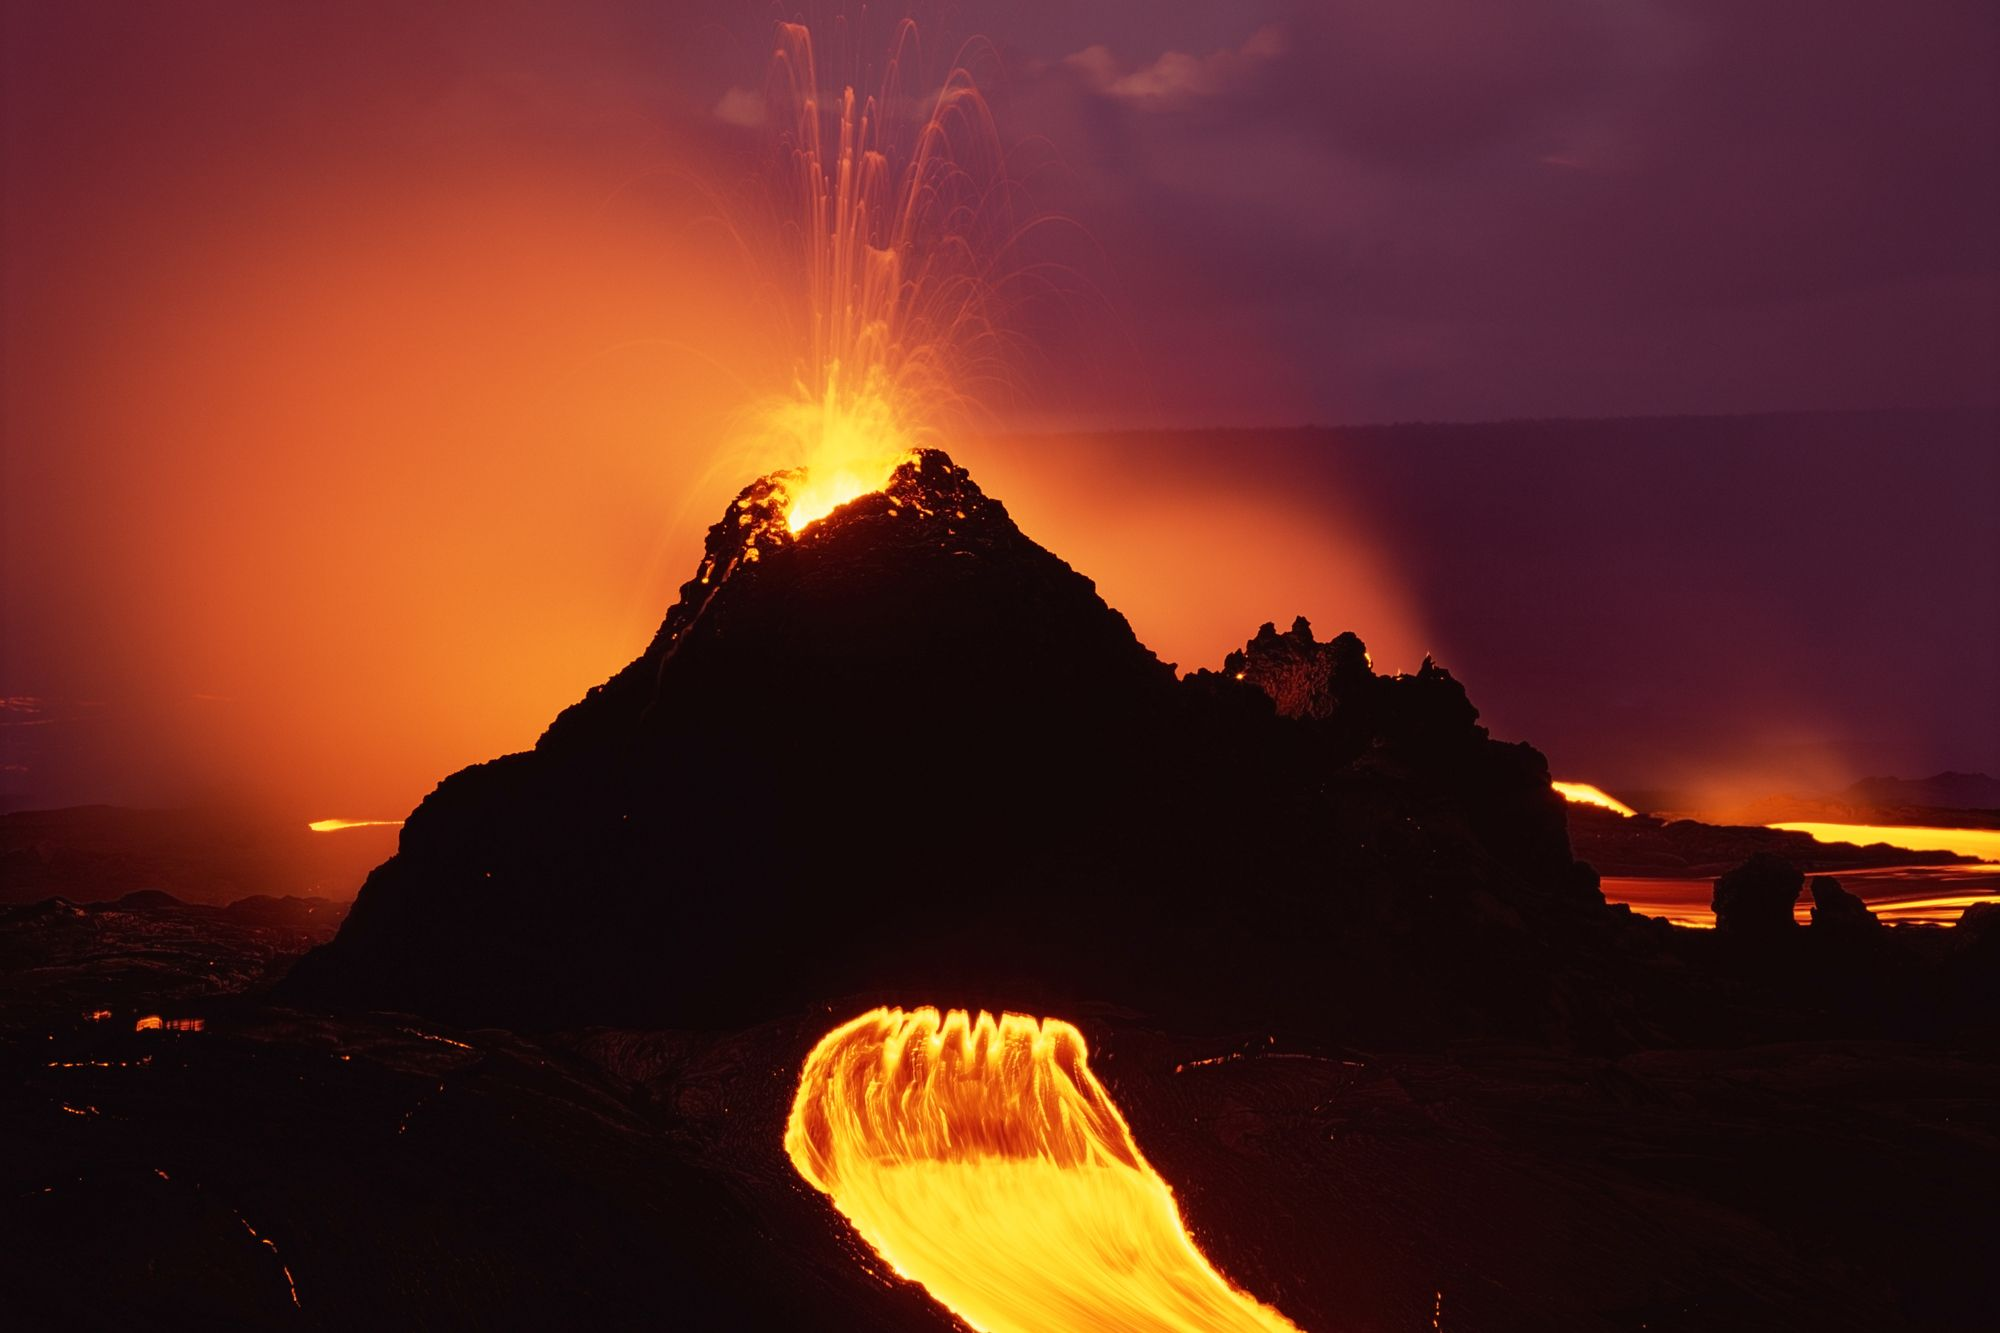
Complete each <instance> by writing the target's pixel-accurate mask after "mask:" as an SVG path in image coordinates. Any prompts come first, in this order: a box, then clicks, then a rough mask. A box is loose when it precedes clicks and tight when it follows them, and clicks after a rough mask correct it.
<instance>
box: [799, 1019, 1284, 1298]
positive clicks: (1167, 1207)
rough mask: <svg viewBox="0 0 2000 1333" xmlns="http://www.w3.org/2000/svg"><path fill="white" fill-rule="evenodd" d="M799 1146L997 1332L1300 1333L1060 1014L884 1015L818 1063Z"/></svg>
mask: <svg viewBox="0 0 2000 1333" xmlns="http://www.w3.org/2000/svg"><path fill="white" fill-rule="evenodd" d="M785 1151H786V1152H787V1153H788V1154H789V1155H790V1156H791V1159H792V1164H793V1165H794V1166H795V1167H797V1168H798V1171H799V1174H801V1175H803V1176H804V1177H805V1178H806V1180H807V1181H809V1182H811V1184H812V1185H813V1186H814V1187H815V1188H817V1189H819V1190H821V1191H822V1192H824V1193H825V1194H827V1195H828V1196H830V1197H831V1199H832V1200H833V1204H834V1206H835V1207H836V1208H838V1209H839V1210H840V1211H841V1212H842V1213H843V1214H845V1215H846V1217H847V1218H848V1220H849V1221H850V1222H852V1223H853V1224H854V1227H855V1229H856V1230H857V1231H859V1232H860V1233H861V1235H862V1237H863V1238H864V1239H866V1240H867V1241H868V1243H869V1244H870V1245H872V1246H874V1247H875V1250H876V1251H877V1252H878V1253H879V1254H881V1256H882V1257H883V1258H884V1259H885V1260H887V1261H888V1263H889V1265H890V1266H891V1267H892V1268H894V1269H895V1270H896V1272H898V1273H899V1274H901V1275H902V1276H903V1277H905V1278H909V1279H911V1280H913V1281H916V1282H920V1283H922V1284H923V1285H924V1287H925V1288H926V1289H927V1290H928V1291H929V1292H930V1293H931V1295H932V1296H934V1297H935V1298H937V1300H939V1301H940V1302H942V1303H943V1304H944V1305H945V1306H947V1307H948V1308H950V1309H951V1311H952V1312H953V1313H954V1314H956V1315H958V1317H959V1318H961V1319H963V1320H964V1321H965V1322H966V1323H967V1324H970V1325H971V1326H972V1327H974V1328H976V1329H980V1330H982V1331H983V1333H1102V1331H1103V1330H1107V1329H1125V1330H1183V1331H1186V1333H1194V1331H1196V1330H1200V1331H1202V1333H1235V1331H1237V1330H1242V1331H1244V1333H1273V1331H1274V1330H1291V1333H1297V1329H1296V1326H1295V1325H1293V1324H1292V1323H1291V1322H1290V1321H1288V1320H1287V1319H1286V1318H1285V1317H1284V1316H1283V1315H1281V1314H1279V1313H1278V1312H1277V1311H1276V1310H1273V1309H1271V1308H1270V1307H1269V1306H1266V1305H1263V1304H1260V1303H1259V1302H1258V1301H1256V1300H1255V1299H1253V1298H1252V1297H1250V1296H1247V1295H1245V1294H1244V1293H1242V1292H1240V1291H1238V1290H1236V1288H1234V1287H1232V1286H1231V1285H1230V1284H1229V1282H1228V1281H1227V1280H1226V1279H1225V1278H1224V1277H1223V1276H1222V1275H1221V1274H1220V1273H1218V1272H1216V1271H1215V1269H1214V1268H1213V1267H1211V1266H1210V1264H1209V1262H1208V1260H1207V1259H1206V1258H1205V1257H1204V1256H1203V1255H1202V1253H1201V1251H1200V1250H1199V1249H1197V1248H1196V1246H1195V1243H1194V1240H1193V1238H1192V1237H1190V1236H1189V1235H1188V1232H1187V1228H1186V1226H1185V1225H1184V1224H1183V1223H1182V1221H1181V1215H1180V1210H1179V1208H1178V1207H1176V1205H1175V1203H1174V1196H1173V1191H1172V1190H1171V1189H1170V1188H1169V1187H1168V1185H1167V1183H1166V1182H1165V1181H1164V1180H1162V1179H1161V1178H1160V1177H1159V1175H1158V1174H1157V1173H1156V1172H1155V1171H1154V1170H1153V1168H1152V1166H1151V1165H1150V1164H1148V1163H1147V1161H1146V1159H1145V1157H1144V1156H1142V1155H1141V1154H1140V1152H1139V1147H1138V1144H1137V1143H1135V1142H1134V1141H1133V1139H1132V1131H1131V1130H1130V1129H1129V1128H1128V1127H1127V1126H1126V1124H1125V1120H1124V1117H1123V1116H1121V1115H1120V1114H1119V1113H1118V1108H1117V1107H1116V1106H1114V1105H1113V1104H1112V1102H1111V1098H1110V1096H1109V1094H1107V1093H1106V1091H1105V1089H1104V1085H1103V1084H1101V1083H1099V1082H1098V1081H1097V1078H1096V1076H1095V1075H1093V1074H1092V1073H1091V1072H1090V1066H1089V1062H1088V1051H1087V1050H1086V1049H1085V1046H1084V1041H1083V1034H1082V1033H1080V1032H1078V1031H1077V1030H1076V1029H1075V1028H1074V1027H1072V1026H1071V1025H1070V1024H1068V1023H1065V1022H1063V1021H1061V1020H1060V1019H1053V1018H1051V1019H1046V1020H1042V1021H1039V1022H1038V1021H1037V1020H1035V1019H1033V1018H1029V1017H1027V1016H1025V1015H1022V1014H1003V1015H1002V1016H1000V1017H999V1018H997V1019H996V1018H994V1017H993V1016H992V1015H991V1014H987V1013H981V1014H980V1015H979V1016H978V1017H977V1018H974V1017H972V1016H970V1015H968V1014H967V1013H966V1012H965V1011H963V1010H952V1011H951V1012H950V1013H947V1014H943V1015H940V1014H939V1012H938V1011H937V1010H936V1009H931V1008H923V1009H917V1010H913V1011H909V1012H905V1011H904V1010H901V1009H886V1008H884V1009H875V1010H871V1011H870V1012H868V1013H866V1014H863V1015H862V1016H861V1017H859V1018H857V1019H855V1020H854V1021H852V1022H850V1023H846V1024H844V1025H842V1026H841V1027H838V1028H835V1029H834V1030H833V1031H832V1032H830V1033H828V1034H827V1035H826V1036H825V1037H824V1038H823V1039H822V1040H821V1041H820V1043H819V1045H818V1046H816V1047H814V1048H813V1052H812V1054H811V1055H810V1056H809V1057H807V1059H806V1065H805V1071H804V1073H803V1074H802V1075H801V1076H800V1080H799V1091H798V1096H797V1098H796V1099H795V1100H794V1101H793V1103H792V1114H791V1119H790V1121H789V1123H788V1124H787V1125H786V1127H785Z"/></svg>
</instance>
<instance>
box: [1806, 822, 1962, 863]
mask: <svg viewBox="0 0 2000 1333" xmlns="http://www.w3.org/2000/svg"><path fill="white" fill-rule="evenodd" d="M1770 827H1772V828H1774V829H1784V830H1786V831H1788V832H1791V833H1807V834H1810V835H1812V836H1813V837H1815V838H1818V839H1819V840H1820V841H1821V842H1851V843H1853V844H1854V845H1855V846H1857V847H1868V846H1872V845H1874V844H1875V843H1878V842H1884V843H1887V844H1889V846H1891V847H1900V848H1902V849H1903V850H1904V851H1907V852H1956V853H1957V854H1958V855H1960V856H1976V857H1978V858H1979V859H1980V860H1982V861H2000V829H1991V828H1925V827H1919V826H1918V825H1915V824H1820V823H1813V822H1810V821H1806V822H1793V823H1787V824H1772V825H1771V826H1770Z"/></svg>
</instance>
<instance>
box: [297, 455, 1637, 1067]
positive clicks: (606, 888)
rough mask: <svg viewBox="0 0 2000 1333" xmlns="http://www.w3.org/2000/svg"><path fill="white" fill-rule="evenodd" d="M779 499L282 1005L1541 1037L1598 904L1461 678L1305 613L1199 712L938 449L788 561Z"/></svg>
mask: <svg viewBox="0 0 2000 1333" xmlns="http://www.w3.org/2000/svg"><path fill="white" fill-rule="evenodd" d="M778 500H779V497H778V496H777V494H776V491H775V487H774V484H773V483H772V482H771V481H769V480H767V481H763V482H759V483H757V484H755V485H753V486H751V487H750V488H748V489H747V490H745V491H744V492H743V494H742V495H741V496H740V497H739V498H738V499H737V501H736V502H735V503H734V504H732V505H731V506H730V508H729V510H728V512H727V513H726V514H725V515H724V516H723V519H722V521H721V522H720V523H718V524H717V525H716V526H715V527H714V528H713V529H711V530H710V533H709V537H708V543H707V550H706V553H705V557H704V559H703V561H702V563H701V566H700V568H699V569H698V570H697V572H696V575H695V577H694V578H693V579H691V580H690V581H689V582H688V583H687V584H686V585H685V586H684V587H683V588H682V590H681V598H680V601H679V603H678V604H677V605H676V606H675V607H674V608H673V610H672V611H671V612H670V613H669V614H668V616H667V618H666V621H665V623H664V624H663V625H662V627H661V629H660V632H659V633H658V635H657V636H656V637H655V638H654V640H653V642H652V644H651V645H650V646H649V647H648V649H647V650H646V652H645V653H644V654H643V655H642V656H641V657H640V658H639V659H638V660H637V661H635V662H633V663H632V664H631V665H630V666H628V667H627V668H626V669H625V670H623V671H621V672H620V673H618V675H616V676H615V677H613V678H612V679H611V680H610V681H608V682H606V683H605V684H604V685H602V686H599V687H597V688H596V689H593V690H592V691H591V692H590V694H589V695H588V696H587V697H586V698H585V699H583V700H582V701H581V702H580V703H578V704H576V705H575V706H573V707H571V708H570V709H568V710H566V711H565V712H564V713H563V714H562V716H560V717H559V718H557V719H556V721H555V723H554V724H553V725H552V726H551V727H550V728H549V729H548V731H547V733H546V734H544V735H543V737H542V738H541V740H540V741H539V742H538V743H537V744H536V746H535V749H534V750H533V751H531V752H529V753H525V754H516V755H508V756H506V757H504V758H501V759H497V760H494V761H493V762H491V763H486V764H481V765H477V766H475V767H473V768H469V769H466V770H465V771H463V772H461V773H458V774H456V775H454V776H452V777H451V778H449V779H447V780H446V781H445V782H444V783H443V784H441V785H440V786H439V787H438V789H437V790H436V791H435V792H433V793H432V794H431V796H430V797H429V798H427V799H426V800H425V801H424V803H423V804H422V806H420V807H419V808H418V809H417V810H416V812H415V813H414V814H412V815H411V817H410V819H409V821H408V823H407V825H406V827H405V828H404V830H403V834H402V841H401V850H400V852H399V853H398V855H397V856H396V857H395V858H394V859H393V860H391V861H389V862H388V863H387V864H385V865H383V866H382V867H381V868H380V869H378V870H377V871H376V872H375V874H374V875H373V876H371V878H370V879H369V882H368V884H367V886H366V887H365V889H364V890H363V892H362V894H361V896H360V898H359V900H358V901H357V902H356V904H355V907H354V910H353V913H352V915H351V916H350V917H349V919H348V921H347V923H346V925H345V926H344V928H343V929H342V931H341V934H340V936H339V938H338V939H337V940H336V941H335V943H334V944H333V945H332V946H330V947H328V948H326V949H322V950H319V951H317V952H315V953H314V954H312V955H309V956H308V957H307V958H306V959H305V960H303V962H302V963H301V965H300V967H299V968H298V969H297V971H296V972H295V974H294V976H293V978H292V980H291V982H290V983H289V984H288V988H287V989H286V991H285V992H284V995H285V998H287V999H288V1000H291V1001H295V1002H299V1003H311V1004H321V1005H364V1006H371V1007H382V1008H401V1009H408V1010H415V1011H419V1012H430V1013H433V1014H437V1015H439V1016H442V1017H446V1018H451V1019H455V1020H458V1021H463V1022H469V1023H474V1022H476V1023H501V1024H508V1025H514V1026H538V1025H545V1024H558V1023H569V1022H635V1021H636V1022H669V1023H683V1024H685V1023H693V1022H721V1023H731V1022H740V1021H746V1020H752V1019H756V1018H759V1017H762V1016H764V1015H766V1014H768V1013H771V1012H774V1011H776V1010H777V1009H779V1008H781V1007H782V1006H784V1005H786V1004H789V1003H795V1002H797V1001H799V1000H801V999H808V998H810V997H813V996H816V995H825V994H835V993H842V992H845V991H852V990H858V989H868V990H877V989H882V988H889V987H902V988H903V990H902V992H901V993H903V994H906V995H921V996H924V997H925V998H927V999H930V998H934V999H937V1000H938V1001H940V1002H949V1003H961V1004H962V1003H968V1002H985V1003H997V1004H1011V1005H1015V1006H1025V1005H1030V1004H1033V1003H1036V1002H1038V1001H1043V1000H1048V999H1060V998H1073V997H1077V996H1085V995H1088V996H1100V997H1108V998H1117V999H1125V1000H1130V1001H1133V1002H1140V1001H1144V1002H1151V1003H1159V1004H1165V1005H1169V1006H1175V1007H1178V1008H1180V1009H1182V1010H1184V1011H1188V1012H1193V1013H1200V1014H1202V1015H1204V1016H1209V1017H1216V1016H1220V1015H1223V1014H1226V1013H1239V1014H1244V1015H1251V1014H1254V1015H1257V1016H1259V1017H1274V1016H1278V1017H1282V1016H1284V1015H1309V1016H1323V1015H1325V1014H1328V1013H1330V1012H1336V1011H1343V1010H1356V1009H1359V1008H1362V1007H1365V1008H1366V1009H1367V1010H1368V1012H1369V1013H1370V1014H1371V1015H1374V1016H1375V1017H1374V1020H1373V1021H1376V1022H1380V1023H1390V1024H1399V1025H1406V1026H1409V1027H1412V1028H1416V1029H1420V1030H1432V1029H1435V1028H1436V1027H1438V1026H1439V1025H1445V1026H1452V1027H1460V1026H1464V1025H1465V1024H1467V1023H1470V1024H1473V1025H1479V1026H1494V1027H1500V1028H1507V1027H1523V1026H1532V1025H1534V1024H1537V1023H1539V1022H1541V1021H1542V1020H1543V1019H1544V1018H1545V1017H1546V1015H1547V1014H1548V1012H1549V1011H1550V1004H1549V996H1548V994H1547V987H1548V974H1549V971H1550V969H1549V967H1548V964H1547V959H1546V957H1545V956H1544V953H1545V950H1546V948H1547V941H1548V940H1549V939H1551V938H1554V937H1555V936H1558V935H1560V934H1561V933H1562V932H1563V931H1565V930H1573V929H1587V928H1588V924H1587V923H1588V921H1589V920H1590V919H1591V916H1592V914H1593V913H1595V912H1597V911H1598V910H1599V909H1600V907H1601V900H1599V899H1598V898H1597V895H1596V894H1595V892H1594V890H1593V889H1592V888H1591V887H1590V886H1589V885H1588V884H1587V883H1586V882H1585V881H1584V880H1582V879H1580V878H1579V877H1578V875H1577V873H1576V872H1575V871H1574V870H1573V867H1572V860H1571V857H1570V854H1569V845H1568V841H1567V837H1566V834H1565V830H1564V823H1563V809H1562V802H1561V801H1560V799H1558V798H1557V797H1556V796H1555V795H1554V794H1553V793H1552V792H1551V791H1550V790H1549V786H1548V769H1547V765H1546V763H1545V762H1544V761H1543V759H1542V757H1541V755H1539V754H1538V753H1537V752H1535V751H1534V750H1533V749H1531V748H1529V747H1527V746H1525V745H1503V744H1500V743H1498V742H1495V741H1493V740H1491V739H1489V738H1488V737H1487V735H1486V732H1485V730H1484V729H1483V728H1481V727H1479V726H1478V725H1477V717H1478V714H1477V711H1476V710H1475V709H1474V708H1473V707H1472V705H1471V703H1470V702H1469V701H1468V700H1467V699H1466V696H1465V691H1464V689H1463V688H1462V687H1461V686H1460V685H1459V684H1458V683H1457V682H1456V681H1455V680H1453V679H1452V678H1451V676H1450V675H1449V674H1448V673H1447V672H1444V671H1442V670H1440V669H1439V668H1437V667H1436V666H1434V665H1432V664H1430V663H1426V664H1425V666H1424V669H1423V670H1422V671H1420V672H1418V673H1416V674H1415V675H1412V676H1403V677H1378V676H1376V675H1375V674H1374V672H1373V671H1372V669H1371V668H1370V667H1369V665H1368V659H1367V654H1366V651H1365V649H1363V648H1362V646H1361V643H1360V640H1358V639H1356V638H1354V636H1352V635H1343V636H1340V637H1339V638H1336V639H1335V640H1333V641H1332V642H1331V643H1329V644H1319V643H1317V642H1315V641H1314V640H1313V637H1312V634H1311V631H1310V628H1309V627H1308V626H1306V625H1305V624H1304V622H1302V621H1301V622H1300V623H1298V624H1297V625H1295V626H1294V628H1293V630H1292V632H1291V634H1289V635H1277V634H1276V633H1275V632H1274V631H1273V630H1272V629H1271V627H1269V626H1267V627H1265V630H1264V632H1262V633H1260V634H1259V636H1258V637H1257V638H1256V639H1255V640H1253V641H1252V642H1251V644H1250V645H1249V646H1248V647H1247V648H1246V650H1245V652H1244V653H1243V654H1239V655H1237V656H1236V657H1233V658H1232V659H1231V662H1232V664H1233V665H1232V669H1231V670H1229V671H1226V672H1223V673H1215V672H1200V673H1196V675H1194V676H1193V677H1191V678H1189V679H1188V680H1185V681H1178V682H1177V681H1176V680H1175V678H1174V675H1173V672H1172V670H1171V669H1170V668H1168V667H1167V666H1165V665H1164V664H1162V663H1161V662H1160V661H1159V660H1158V659H1157V658H1155V657H1154V656H1153V654H1152V653H1150V652H1149V651H1147V649H1146V648H1145V647H1144V646H1143V645H1141V644H1140V643H1139V642H1138V640H1137V639H1136V638H1135V637H1134V636H1133V634H1132V631H1131V628H1130V627H1129V626H1128V625H1127V623H1126V622H1125V619H1124V618H1123V617H1122V616H1120V615H1119V614H1118V613H1117V612H1115V611H1113V610H1111V609H1110V608H1109V607H1107V606H1106V605H1105V604H1104V602H1103V601H1102V600H1101V599H1100V598H1099V597H1098V596H1097V594H1096V591H1095V589H1094V587H1093V586H1092V584H1091V583H1090V581H1089V580H1088V579H1086V578H1084V577H1083V576H1081V575H1079V574H1078V573H1076V572H1075V571H1074V570H1072V569H1070V567H1069V566H1068V565H1066V564H1064V563H1063V562H1062V561H1061V560H1059V559H1057V558H1056V557H1055V556H1053V555H1051V554H1050V553H1049V552H1047V551H1045V550H1043V549H1042V548H1041V547H1039V546H1037V545H1035V544H1034V543H1033V542H1032V541H1030V540H1028V539H1027V538H1026V537H1025V536H1023V535H1022V534H1021V532H1020V530H1019V529H1018V528H1016V527H1015V526H1014V523H1013V522H1012V520H1011V519H1010V518H1009V517H1008V515H1007V512H1006V510H1005V509H1004V508H1003V507H1002V506H1001V505H1000V504H999V503H998V502H997V501H994V500H992V499H990V498H988V497H987V496H985V495H984V494H982V493H981V492H980V490H979V488H978V487H977V486H976V485H975V484H974V483H973V482H972V480H971V478H970V477H969V476H968V475H967V474H966V473H965V472H964V471H963V470H962V469H960V468H957V467H955V466H953V465H952V463H951V462H950V460H949V459H947V458H946V457H945V456H944V455H943V454H941V453H937V452H935V451H931V452H926V453H925V454H923V455H921V457H920V458H919V459H917V460H913V461H912V462H911V463H909V464H906V465H905V466H904V467H903V468H902V469H901V470H900V471H899V472H898V473H897V474H896V477H895V479H894V481H893V482H892V483H891V485H890V486H889V487H888V489H887V490H886V491H884V492H882V493H880V494H876V495H870V496H866V497H863V498H862V499H860V500H857V501H855V502H854V503H852V504H849V505H847V506H844V507H843V508H841V509H840V510H837V511H836V512H835V513H834V514H833V515H831V516H829V517H828V518H827V519H825V520H823V521H821V522H819V523H817V524H814V525H813V526H811V527H809V528H808V529H807V530H806V531H805V532H804V533H803V534H802V535H799V536H796V537H795V536H793V535H792V534H790V533H789V532H787V531H786V530H785V529H784V526H783V524H782V521H781V519H780V514H779V509H778ZM1260 687H1261V688H1260ZM1274 698H1275V699H1276V700H1277V701H1278V703H1279V704H1280V705H1281V707H1278V708H1274V707H1273V704H1272V702H1271V700H1272V699H1274ZM1364 1001H1365V1006H1364Z"/></svg>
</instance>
